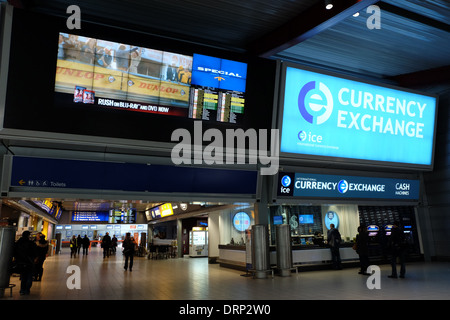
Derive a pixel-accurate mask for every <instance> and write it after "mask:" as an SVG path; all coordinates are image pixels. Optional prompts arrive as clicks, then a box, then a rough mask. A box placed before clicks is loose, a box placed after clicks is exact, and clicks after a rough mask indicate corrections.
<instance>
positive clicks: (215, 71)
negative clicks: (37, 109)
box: [55, 33, 247, 123]
mask: <svg viewBox="0 0 450 320" xmlns="http://www.w3.org/2000/svg"><path fill="white" fill-rule="evenodd" d="M246 76H247V64H246V63H243V62H237V61H232V60H225V59H220V58H216V57H211V56H205V55H200V54H194V55H193V56H191V55H183V54H178V53H173V52H168V51H160V50H154V49H150V48H144V47H139V46H135V45H130V44H123V43H118V42H112V41H106V40H101V39H95V38H89V37H84V36H79V35H75V34H68V33H60V34H59V43H58V60H57V68H56V77H55V92H59V93H66V94H67V95H70V96H71V97H72V96H73V103H76V104H84V105H90V106H92V107H104V108H113V109H119V110H130V111H135V112H145V113H154V114H164V115H172V116H180V117H188V118H194V119H202V120H212V121H220V122H230V123H239V122H242V115H243V113H244V105H245V95H244V93H245V86H246ZM191 84H192V85H191Z"/></svg>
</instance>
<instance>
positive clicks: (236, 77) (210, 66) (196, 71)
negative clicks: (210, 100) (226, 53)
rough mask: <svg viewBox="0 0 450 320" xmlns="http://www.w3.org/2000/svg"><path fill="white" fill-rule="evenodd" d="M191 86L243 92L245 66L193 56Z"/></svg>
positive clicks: (245, 74)
mask: <svg viewBox="0 0 450 320" xmlns="http://www.w3.org/2000/svg"><path fill="white" fill-rule="evenodd" d="M192 64H193V65H192V78H191V84H193V85H198V86H202V87H212V88H217V89H224V90H232V91H239V92H245V81H246V79H247V64H246V63H243V62H238V61H232V60H226V59H220V58H215V57H210V56H205V55H201V54H194V57H193V62H192Z"/></svg>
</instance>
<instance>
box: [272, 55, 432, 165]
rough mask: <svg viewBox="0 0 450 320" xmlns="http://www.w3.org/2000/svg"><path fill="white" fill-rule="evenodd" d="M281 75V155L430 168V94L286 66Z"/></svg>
mask: <svg viewBox="0 0 450 320" xmlns="http://www.w3.org/2000/svg"><path fill="white" fill-rule="evenodd" d="M283 79H284V87H283V88H282V100H281V108H282V114H281V116H280V125H281V143H280V151H281V153H282V154H284V155H288V156H294V157H298V158H302V157H305V158H308V157H309V158H311V157H316V158H317V157H333V158H341V159H346V160H348V161H350V162H359V163H367V162H383V164H384V165H386V164H390V165H393V166H407V167H411V166H412V167H418V168H421V169H424V168H427V169H428V168H431V166H432V164H433V148H434V136H435V122H436V121H435V120H436V112H437V110H436V106H437V98H436V97H435V96H432V95H424V94H418V93H415V92H410V91H405V90H403V89H399V88H394V87H388V86H382V85H376V84H371V83H367V82H361V81H356V80H352V79H349V78H343V77H340V76H336V75H330V74H325V73H321V72H317V71H316V70H312V69H303V68H302V69H301V68H298V67H296V66H293V65H289V64H285V65H284V68H283Z"/></svg>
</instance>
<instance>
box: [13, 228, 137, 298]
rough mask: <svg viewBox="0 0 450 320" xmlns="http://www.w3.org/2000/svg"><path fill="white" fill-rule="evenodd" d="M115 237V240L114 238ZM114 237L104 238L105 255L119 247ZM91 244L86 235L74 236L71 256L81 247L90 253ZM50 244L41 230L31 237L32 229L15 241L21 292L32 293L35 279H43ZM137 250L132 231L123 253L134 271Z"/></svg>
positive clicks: (14, 263)
mask: <svg viewBox="0 0 450 320" xmlns="http://www.w3.org/2000/svg"><path fill="white" fill-rule="evenodd" d="M113 239H115V241H114V240H113ZM113 239H111V237H110V236H109V234H108V233H106V235H105V236H104V237H103V239H102V248H103V252H104V257H106V256H107V255H108V256H109V250H110V249H111V248H114V252H115V250H116V247H117V238H116V237H115V236H114V237H113ZM89 246H90V240H89V238H88V237H87V236H86V235H85V236H84V238H81V236H78V237H76V236H73V237H72V238H71V240H70V257H71V258H72V257H76V254H77V253H78V254H80V249H81V248H83V255H87V254H88V251H89V250H88V249H89ZM48 249H49V244H48V241H47V240H45V235H44V234H43V233H41V232H39V233H37V234H36V238H35V239H31V233H30V231H24V232H23V233H22V236H21V237H20V238H19V240H17V241H16V242H15V243H14V248H13V261H12V262H13V263H12V270H11V272H13V273H19V274H20V294H21V295H28V294H30V289H31V287H32V284H33V281H41V280H42V275H43V273H44V261H45V259H46V258H47V256H48ZM135 251H136V242H135V240H134V238H133V237H131V235H130V233H127V234H126V235H125V239H124V241H123V255H124V256H125V265H124V269H125V270H128V269H129V270H130V271H132V269H133V257H134V254H135Z"/></svg>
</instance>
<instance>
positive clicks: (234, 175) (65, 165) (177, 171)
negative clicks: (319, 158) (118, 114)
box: [11, 156, 257, 195]
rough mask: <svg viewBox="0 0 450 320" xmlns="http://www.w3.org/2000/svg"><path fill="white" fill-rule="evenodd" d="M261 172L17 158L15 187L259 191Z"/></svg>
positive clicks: (14, 169) (14, 166) (13, 167)
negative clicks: (257, 187) (258, 179)
mask: <svg viewBox="0 0 450 320" xmlns="http://www.w3.org/2000/svg"><path fill="white" fill-rule="evenodd" d="M256 185H257V171H249V170H225V169H214V168H193V167H181V166H168V165H167V166H166V165H147V164H137V163H117V162H100V161H84V160H67V159H48V158H32V157H19V156H14V157H13V164H12V173H11V186H12V187H33V188H73V189H94V190H119V191H136V192H182V193H206V194H212V193H214V194H250V195H253V194H256Z"/></svg>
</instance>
